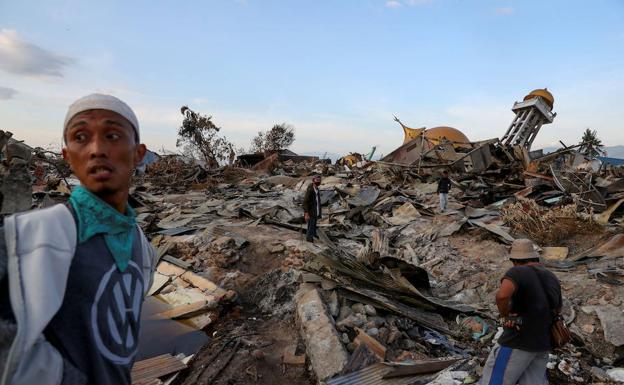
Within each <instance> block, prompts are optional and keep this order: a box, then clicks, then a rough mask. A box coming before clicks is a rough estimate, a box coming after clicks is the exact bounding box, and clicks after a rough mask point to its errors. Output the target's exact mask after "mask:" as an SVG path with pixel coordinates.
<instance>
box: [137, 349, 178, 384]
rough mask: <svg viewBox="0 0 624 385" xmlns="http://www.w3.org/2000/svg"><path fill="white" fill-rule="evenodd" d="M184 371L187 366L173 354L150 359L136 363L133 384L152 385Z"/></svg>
mask: <svg viewBox="0 0 624 385" xmlns="http://www.w3.org/2000/svg"><path fill="white" fill-rule="evenodd" d="M182 369H186V365H185V364H184V363H183V362H182V360H181V359H179V358H177V357H174V356H172V355H171V354H163V355H160V356H157V357H153V358H148V359H146V360H142V361H139V362H135V363H134V366H133V367H132V372H131V378H132V383H133V384H137V383H138V384H151V383H153V382H150V381H153V380H155V379H158V378H160V377H163V376H166V375H168V374H171V373H176V372H179V371H180V370H182Z"/></svg>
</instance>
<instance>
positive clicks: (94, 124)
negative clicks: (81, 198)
mask: <svg viewBox="0 0 624 385" xmlns="http://www.w3.org/2000/svg"><path fill="white" fill-rule="evenodd" d="M65 143H66V147H65V148H63V158H64V159H65V160H66V161H67V162H68V163H69V165H70V167H71V168H72V171H73V172H74V174H75V175H76V177H78V179H79V180H80V183H82V185H83V186H84V187H85V188H86V189H87V190H89V191H91V192H92V193H94V194H96V195H98V196H106V195H112V194H116V193H119V192H122V191H127V190H128V188H129V186H130V179H131V177H132V172H133V169H134V168H135V167H136V166H137V165H138V164H139V163H140V162H141V159H143V156H144V155H145V151H146V149H145V145H143V144H138V143H136V141H135V133H134V129H133V128H132V124H130V122H129V121H128V120H126V118H124V117H123V116H121V115H119V114H118V113H116V112H112V111H108V110H89V111H84V112H81V113H79V114H77V115H76V116H74V117H73V118H72V119H71V120H70V121H69V124H68V126H67V131H66V132H65Z"/></svg>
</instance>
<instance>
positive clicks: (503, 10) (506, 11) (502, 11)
mask: <svg viewBox="0 0 624 385" xmlns="http://www.w3.org/2000/svg"><path fill="white" fill-rule="evenodd" d="M495 12H496V13H497V14H499V15H512V14H513V13H514V12H516V10H515V9H514V8H513V7H498V8H496V10H495Z"/></svg>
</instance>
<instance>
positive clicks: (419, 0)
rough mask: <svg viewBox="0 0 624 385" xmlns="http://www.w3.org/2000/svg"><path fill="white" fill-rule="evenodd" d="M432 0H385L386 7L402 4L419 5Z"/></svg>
mask: <svg viewBox="0 0 624 385" xmlns="http://www.w3.org/2000/svg"><path fill="white" fill-rule="evenodd" d="M432 1H433V0H387V1H386V7H387V8H400V7H402V6H404V5H406V6H410V7H416V6H419V5H425V4H429V3H431V2H432Z"/></svg>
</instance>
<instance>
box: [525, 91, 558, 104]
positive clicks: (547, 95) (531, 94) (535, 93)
mask: <svg viewBox="0 0 624 385" xmlns="http://www.w3.org/2000/svg"><path fill="white" fill-rule="evenodd" d="M538 96H540V97H542V99H544V101H545V102H546V104H548V105H549V106H550V108H553V106H554V104H555V98H554V97H553V95H552V94H551V93H550V91H548V88H538V89H536V90H533V91H531V92H529V94H528V95H527V96H525V97H524V100H529V99H533V98H536V97H538Z"/></svg>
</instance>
